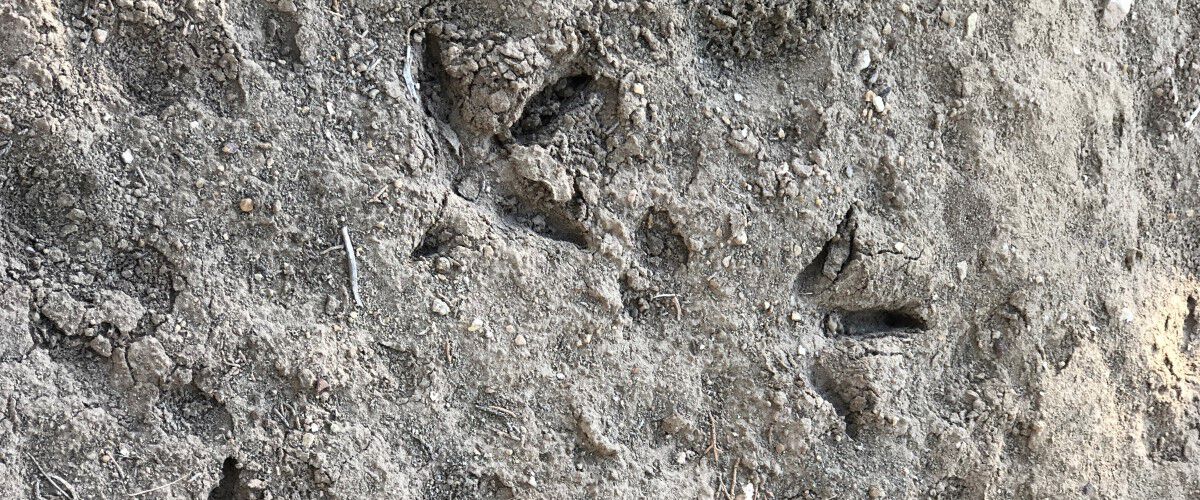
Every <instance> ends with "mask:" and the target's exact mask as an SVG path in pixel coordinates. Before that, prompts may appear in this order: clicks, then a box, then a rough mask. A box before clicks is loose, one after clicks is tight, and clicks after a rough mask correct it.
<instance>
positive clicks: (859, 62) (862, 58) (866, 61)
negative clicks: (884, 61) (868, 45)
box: [854, 49, 871, 71]
mask: <svg viewBox="0 0 1200 500" xmlns="http://www.w3.org/2000/svg"><path fill="white" fill-rule="evenodd" d="M870 66H871V51H869V50H867V49H863V50H860V51H858V54H857V55H856V56H854V71H862V70H864V69H867V68H868V67H870Z"/></svg>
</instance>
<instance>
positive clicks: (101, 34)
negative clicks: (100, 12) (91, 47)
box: [92, 28, 108, 43]
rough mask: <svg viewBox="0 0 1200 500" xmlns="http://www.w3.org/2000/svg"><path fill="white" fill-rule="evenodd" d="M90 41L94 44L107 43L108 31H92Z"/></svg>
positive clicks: (99, 29) (102, 29) (98, 29)
mask: <svg viewBox="0 0 1200 500" xmlns="http://www.w3.org/2000/svg"><path fill="white" fill-rule="evenodd" d="M92 40H95V41H96V43H104V42H106V41H108V30H106V29H104V28H96V29H94V30H92Z"/></svg>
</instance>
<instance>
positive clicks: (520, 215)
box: [505, 195, 588, 250]
mask: <svg viewBox="0 0 1200 500" xmlns="http://www.w3.org/2000/svg"><path fill="white" fill-rule="evenodd" d="M580 204H582V199H581V198H580V197H579V195H576V196H575V197H574V198H572V199H571V201H569V202H567V203H566V206H563V207H559V206H551V205H548V204H545V203H538V204H535V203H533V202H529V201H525V200H524V199H521V198H519V197H518V198H516V199H514V200H510V202H509V203H508V204H507V206H506V207H505V212H506V213H507V214H508V216H509V217H510V218H511V219H512V220H513V221H514V222H516V223H517V224H518V225H520V226H522V227H525V228H528V229H530V230H532V231H533V232H534V233H536V234H538V235H539V236H544V237H546V238H549V239H552V240H556V241H562V242H565V243H570V244H572V245H575V246H577V247H579V248H581V249H585V250H586V249H587V248H588V229H587V227H585V226H584V225H583V223H582V222H580V221H579V220H578V219H576V218H575V217H573V216H572V215H571V212H574V211H576V210H577V209H578V207H579V206H580Z"/></svg>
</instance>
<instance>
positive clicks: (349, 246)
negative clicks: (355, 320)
mask: <svg viewBox="0 0 1200 500" xmlns="http://www.w3.org/2000/svg"><path fill="white" fill-rule="evenodd" d="M342 244H344V245H345V246H346V258H347V260H348V261H349V263H350V294H351V295H353V296H354V304H355V305H357V306H358V307H362V297H361V296H359V294H358V258H357V257H355V256H354V243H351V242H350V230H349V229H348V228H346V226H342Z"/></svg>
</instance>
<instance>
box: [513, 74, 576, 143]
mask: <svg viewBox="0 0 1200 500" xmlns="http://www.w3.org/2000/svg"><path fill="white" fill-rule="evenodd" d="M595 80H596V79H595V78H594V77H593V76H592V75H588V74H578V75H572V76H568V77H565V78H561V79H559V80H558V81H557V82H554V83H553V84H551V85H549V86H547V87H546V88H545V89H542V91H541V92H538V93H537V94H536V95H534V96H533V97H532V98H531V99H529V103H528V104H526V105H525V109H524V111H523V112H522V113H521V118H519V119H518V120H517V123H516V124H514V125H513V127H512V136H513V139H515V140H516V141H517V142H518V143H522V144H524V143H528V142H531V141H532V140H533V139H535V138H536V137H537V136H539V135H540V132H542V131H544V130H547V129H550V128H552V126H553V125H555V123H556V122H558V121H559V119H560V118H561V117H562V116H563V115H565V114H567V113H568V112H570V111H572V110H574V109H577V108H580V107H582V106H583V105H585V104H586V103H587V101H588V96H589V95H591V94H594V93H595V89H594V88H593V87H594V85H593V82H595Z"/></svg>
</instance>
